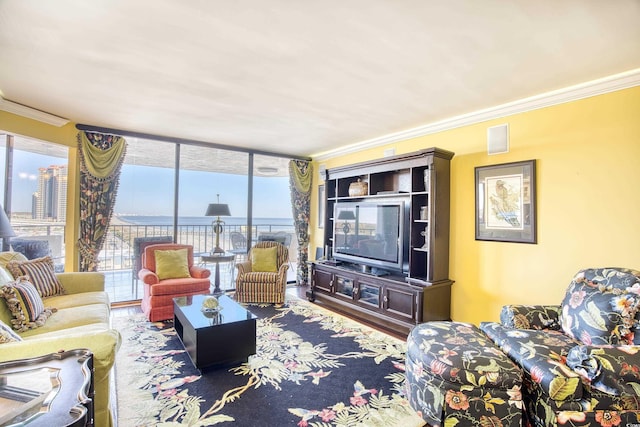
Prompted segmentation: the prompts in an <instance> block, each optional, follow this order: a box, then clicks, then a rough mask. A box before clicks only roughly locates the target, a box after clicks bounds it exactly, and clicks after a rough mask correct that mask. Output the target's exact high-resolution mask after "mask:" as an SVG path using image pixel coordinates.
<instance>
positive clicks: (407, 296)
mask: <svg viewBox="0 0 640 427" xmlns="http://www.w3.org/2000/svg"><path fill="white" fill-rule="evenodd" d="M453 156H454V153H452V152H450V151H446V150H442V149H439V148H429V149H425V150H420V151H416V152H413V153H408V154H402V155H397V156H391V157H384V158H382V159H377V160H372V161H367V162H362V163H357V164H353V165H348V166H341V167H336V168H332V169H328V170H327V171H326V178H325V190H326V191H325V194H326V199H325V201H324V204H325V210H324V212H325V218H324V224H325V226H324V227H325V228H324V245H325V255H326V260H322V261H315V262H313V263H312V264H311V289H310V291H309V292H308V298H309V300H310V301H314V300H318V301H320V302H322V303H324V304H326V305H328V306H330V307H332V308H334V309H336V310H340V311H343V312H345V313H348V314H349V315H351V316H354V317H357V318H360V319H362V320H365V321H368V322H371V323H374V324H376V325H378V326H380V327H382V328H385V329H389V330H392V331H394V332H397V333H400V334H407V333H408V332H409V330H411V328H412V327H413V326H414V325H416V324H418V323H422V322H426V321H430V320H449V319H450V305H451V285H452V283H453V281H452V280H451V279H449V277H448V276H449V203H450V184H449V181H450V163H451V159H452V158H453Z"/></svg>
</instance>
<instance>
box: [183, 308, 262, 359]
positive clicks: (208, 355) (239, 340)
mask: <svg viewBox="0 0 640 427" xmlns="http://www.w3.org/2000/svg"><path fill="white" fill-rule="evenodd" d="M209 296H210V295H193V296H188V297H179V298H174V299H173V320H174V324H175V329H176V332H177V333H178V336H179V337H180V340H181V341H182V344H183V345H184V348H185V349H186V350H187V353H189V357H191V361H192V362H193V364H194V365H195V367H196V368H198V369H203V368H208V367H214V366H224V365H227V364H229V363H232V362H238V361H246V360H247V358H248V357H249V356H250V355H252V354H255V353H256V316H255V315H253V314H252V313H251V312H249V311H247V310H246V309H245V308H244V307H242V306H241V305H240V304H238V303H237V302H235V301H234V300H233V299H231V298H230V297H228V296H227V295H221V296H219V297H217V298H218V302H219V303H220V306H221V307H222V310H220V313H219V314H217V315H216V314H205V313H203V312H202V310H201V308H202V302H203V301H204V299H205V298H206V297H209Z"/></svg>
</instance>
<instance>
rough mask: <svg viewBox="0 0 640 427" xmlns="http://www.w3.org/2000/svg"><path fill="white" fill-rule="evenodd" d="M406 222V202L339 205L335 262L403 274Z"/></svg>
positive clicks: (337, 210) (334, 230) (334, 244)
mask: <svg viewBox="0 0 640 427" xmlns="http://www.w3.org/2000/svg"><path fill="white" fill-rule="evenodd" d="M403 218H404V202H342V203H336V204H335V208H334V216H333V224H334V228H333V256H334V258H336V259H338V260H343V261H350V262H354V263H360V264H364V265H369V266H375V267H383V268H384V267H387V268H393V269H398V270H401V269H402V262H403V260H402V240H403V222H404V221H403Z"/></svg>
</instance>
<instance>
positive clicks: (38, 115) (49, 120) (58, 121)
mask: <svg viewBox="0 0 640 427" xmlns="http://www.w3.org/2000/svg"><path fill="white" fill-rule="evenodd" d="M0 110H2V111H6V112H7V113H12V114H17V115H18V116H22V117H27V118H29V119H33V120H37V121H39V122H42V123H46V124H48V125H53V126H57V127H62V126H64V125H66V124H67V123H69V120H67V119H65V118H62V117H58V116H54V115H53V114H49V113H45V112H44V111H40V110H36V109H35V108H31V107H27V106H26V105H22V104H18V103H16V102H12V101H8V100H6V99H4V98H2V97H0Z"/></svg>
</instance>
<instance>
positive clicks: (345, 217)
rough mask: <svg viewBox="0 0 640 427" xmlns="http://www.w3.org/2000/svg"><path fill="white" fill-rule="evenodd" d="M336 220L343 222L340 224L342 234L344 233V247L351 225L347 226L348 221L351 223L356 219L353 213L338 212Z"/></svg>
mask: <svg viewBox="0 0 640 427" xmlns="http://www.w3.org/2000/svg"><path fill="white" fill-rule="evenodd" d="M338 219H342V220H344V224H342V232H343V233H344V246H345V247H346V246H347V234H349V231H351V225H350V224H349V221H353V220H354V219H356V216H355V214H354V213H353V211H340V213H339V214H338Z"/></svg>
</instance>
